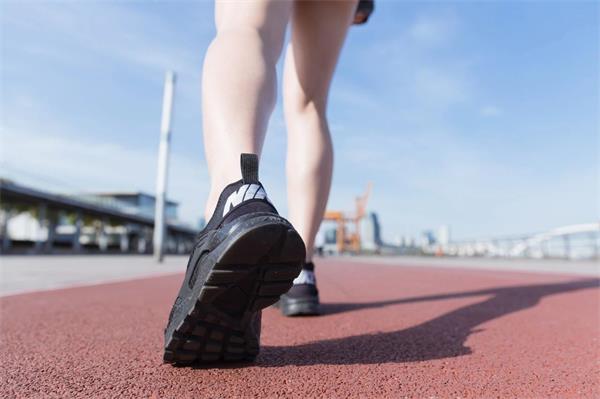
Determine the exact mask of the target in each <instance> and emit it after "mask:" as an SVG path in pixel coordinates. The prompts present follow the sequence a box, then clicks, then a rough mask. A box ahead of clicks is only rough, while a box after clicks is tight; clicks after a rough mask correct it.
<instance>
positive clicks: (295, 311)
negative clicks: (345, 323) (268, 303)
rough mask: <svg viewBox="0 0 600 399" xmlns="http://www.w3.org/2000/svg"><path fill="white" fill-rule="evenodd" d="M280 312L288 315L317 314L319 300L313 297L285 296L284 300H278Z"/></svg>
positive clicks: (318, 311)
mask: <svg viewBox="0 0 600 399" xmlns="http://www.w3.org/2000/svg"><path fill="white" fill-rule="evenodd" d="M278 307H279V309H280V310H281V314H283V315H284V316H288V317H293V316H318V315H319V314H321V312H320V310H319V300H318V299H313V298H297V299H294V298H286V299H285V301H279V306H278Z"/></svg>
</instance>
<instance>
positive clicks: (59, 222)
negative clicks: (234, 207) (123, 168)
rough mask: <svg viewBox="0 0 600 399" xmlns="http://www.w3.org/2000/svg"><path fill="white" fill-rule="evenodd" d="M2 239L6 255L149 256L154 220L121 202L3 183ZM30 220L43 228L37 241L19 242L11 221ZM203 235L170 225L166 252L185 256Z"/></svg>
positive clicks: (0, 191)
mask: <svg viewBox="0 0 600 399" xmlns="http://www.w3.org/2000/svg"><path fill="white" fill-rule="evenodd" d="M0 204H1V213H0V237H1V250H2V253H8V252H19V251H25V252H30V253H49V252H54V251H55V250H58V249H59V247H64V248H66V249H68V250H69V252H72V251H74V252H90V251H100V252H108V251H113V252H114V251H115V250H116V251H118V252H135V253H150V252H151V250H152V233H153V228H154V218H153V217H151V215H147V214H143V213H140V212H136V210H135V209H134V208H131V207H126V206H123V205H122V204H119V203H118V202H117V201H112V202H111V201H106V200H102V199H100V198H97V199H93V197H89V196H88V197H76V196H68V195H60V194H54V193H50V192H46V191H41V190H39V189H34V188H31V187H26V186H22V185H19V184H16V183H14V182H12V181H9V180H3V179H0ZM24 213H26V214H28V215H30V216H31V217H32V218H33V219H34V220H35V221H37V225H38V226H39V227H38V228H37V229H35V231H36V232H35V234H34V235H35V237H33V238H30V239H25V240H23V239H21V240H18V239H17V240H16V239H14V238H13V237H12V235H11V231H10V227H11V221H12V220H14V219H15V218H17V217H19V216H20V215H23V214H24ZM197 233H198V230H196V229H194V228H192V227H189V226H187V225H184V224H181V223H178V222H176V221H173V220H168V221H167V223H166V234H167V240H166V249H167V252H170V253H185V252H187V251H189V250H190V249H191V247H192V245H193V240H194V237H195V235H196V234H197Z"/></svg>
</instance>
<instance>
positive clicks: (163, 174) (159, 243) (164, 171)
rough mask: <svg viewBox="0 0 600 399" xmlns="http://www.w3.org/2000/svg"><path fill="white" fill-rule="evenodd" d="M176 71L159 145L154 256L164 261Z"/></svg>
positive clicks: (170, 76) (168, 85)
mask: <svg viewBox="0 0 600 399" xmlns="http://www.w3.org/2000/svg"><path fill="white" fill-rule="evenodd" d="M174 90H175V73H174V72H172V71H167V74H166V77H165V91H164V95H163V108H162V121H161V125H160V144H159V147H158V171H157V174H156V209H155V212H154V237H153V243H154V258H155V259H156V261H157V262H162V261H163V257H164V248H165V230H166V229H165V203H166V201H167V180H168V169H169V145H170V141H171V114H172V111H173V92H174Z"/></svg>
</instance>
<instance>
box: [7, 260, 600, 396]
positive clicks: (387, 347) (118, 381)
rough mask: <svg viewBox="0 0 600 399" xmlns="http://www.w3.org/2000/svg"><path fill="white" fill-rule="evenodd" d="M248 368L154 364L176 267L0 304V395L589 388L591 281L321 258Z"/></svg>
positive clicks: (266, 328) (593, 351) (594, 373)
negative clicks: (312, 299) (311, 306)
mask: <svg viewBox="0 0 600 399" xmlns="http://www.w3.org/2000/svg"><path fill="white" fill-rule="evenodd" d="M317 267H318V279H319V283H320V288H321V292H322V300H323V302H324V303H325V305H324V311H325V315H324V316H321V317H317V318H302V319H300V318H295V319H287V318H284V317H282V316H281V315H279V314H278V312H277V311H276V310H275V309H268V310H266V311H265V312H264V318H263V339H262V343H263V347H262V351H261V354H260V355H259V358H258V361H257V363H256V364H253V365H238V366H233V367H229V368H224V369H218V368H209V369H191V368H175V367H172V366H169V365H163V364H162V362H161V356H162V352H161V349H162V329H163V327H164V323H165V320H166V318H167V315H168V312H169V309H170V306H171V303H172V301H173V298H174V296H175V294H176V292H177V290H178V288H179V283H180V278H181V276H169V277H157V278H148V279H142V280H136V281H130V282H122V283H113V284H104V285H98V286H92V287H81V288H71V289H64V290H59V291H49V292H41V293H34V294H25V295H16V296H12V297H6V298H2V299H0V305H1V310H2V313H1V316H2V318H1V323H2V324H1V334H0V337H1V343H0V345H1V349H2V352H1V353H2V356H1V360H0V362H1V363H0V366H1V377H2V381H1V384H0V397H3V398H12V397H28V398H29V397H60V398H68V397H82V398H95V397H105V398H122V397H132V398H142V397H153V398H187V397H189V398H192V397H193V398H204V397H259V398H263V397H297V398H306V397H340V398H346V397H367V396H368V397H393V398H398V397H419V398H422V397H448V398H450V397H451V398H457V397H472V398H475V397H510V398H513V397H536V398H540V397H555V398H566V397H578V398H579V397H589V398H591V397H600V383H599V381H600V367H599V352H598V351H599V342H598V339H599V332H600V320H599V315H600V312H599V309H598V308H599V292H600V290H599V280H598V279H597V278H585V277H583V278H582V277H571V276H557V275H541V274H526V273H514V272H511V273H505V272H493V271H476V270H466V269H445V268H444V269H435V268H418V267H414V268H406V267H397V266H392V265H367V264H357V263H344V262H343V261H341V260H335V261H322V262H321V263H320V265H318V266H317Z"/></svg>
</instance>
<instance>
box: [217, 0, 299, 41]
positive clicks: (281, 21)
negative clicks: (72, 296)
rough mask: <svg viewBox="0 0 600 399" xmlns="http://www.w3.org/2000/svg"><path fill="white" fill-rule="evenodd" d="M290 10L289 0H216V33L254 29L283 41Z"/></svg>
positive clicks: (290, 2)
mask: <svg viewBox="0 0 600 399" xmlns="http://www.w3.org/2000/svg"><path fill="white" fill-rule="evenodd" d="M291 9H292V1H291V0H250V1H249V0H216V2H215V23H216V26H217V31H218V32H222V31H226V30H230V29H254V30H257V31H259V33H260V34H261V35H265V36H267V37H282V40H283V36H284V34H285V29H286V26H287V23H288V20H289V17H290V13H291Z"/></svg>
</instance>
